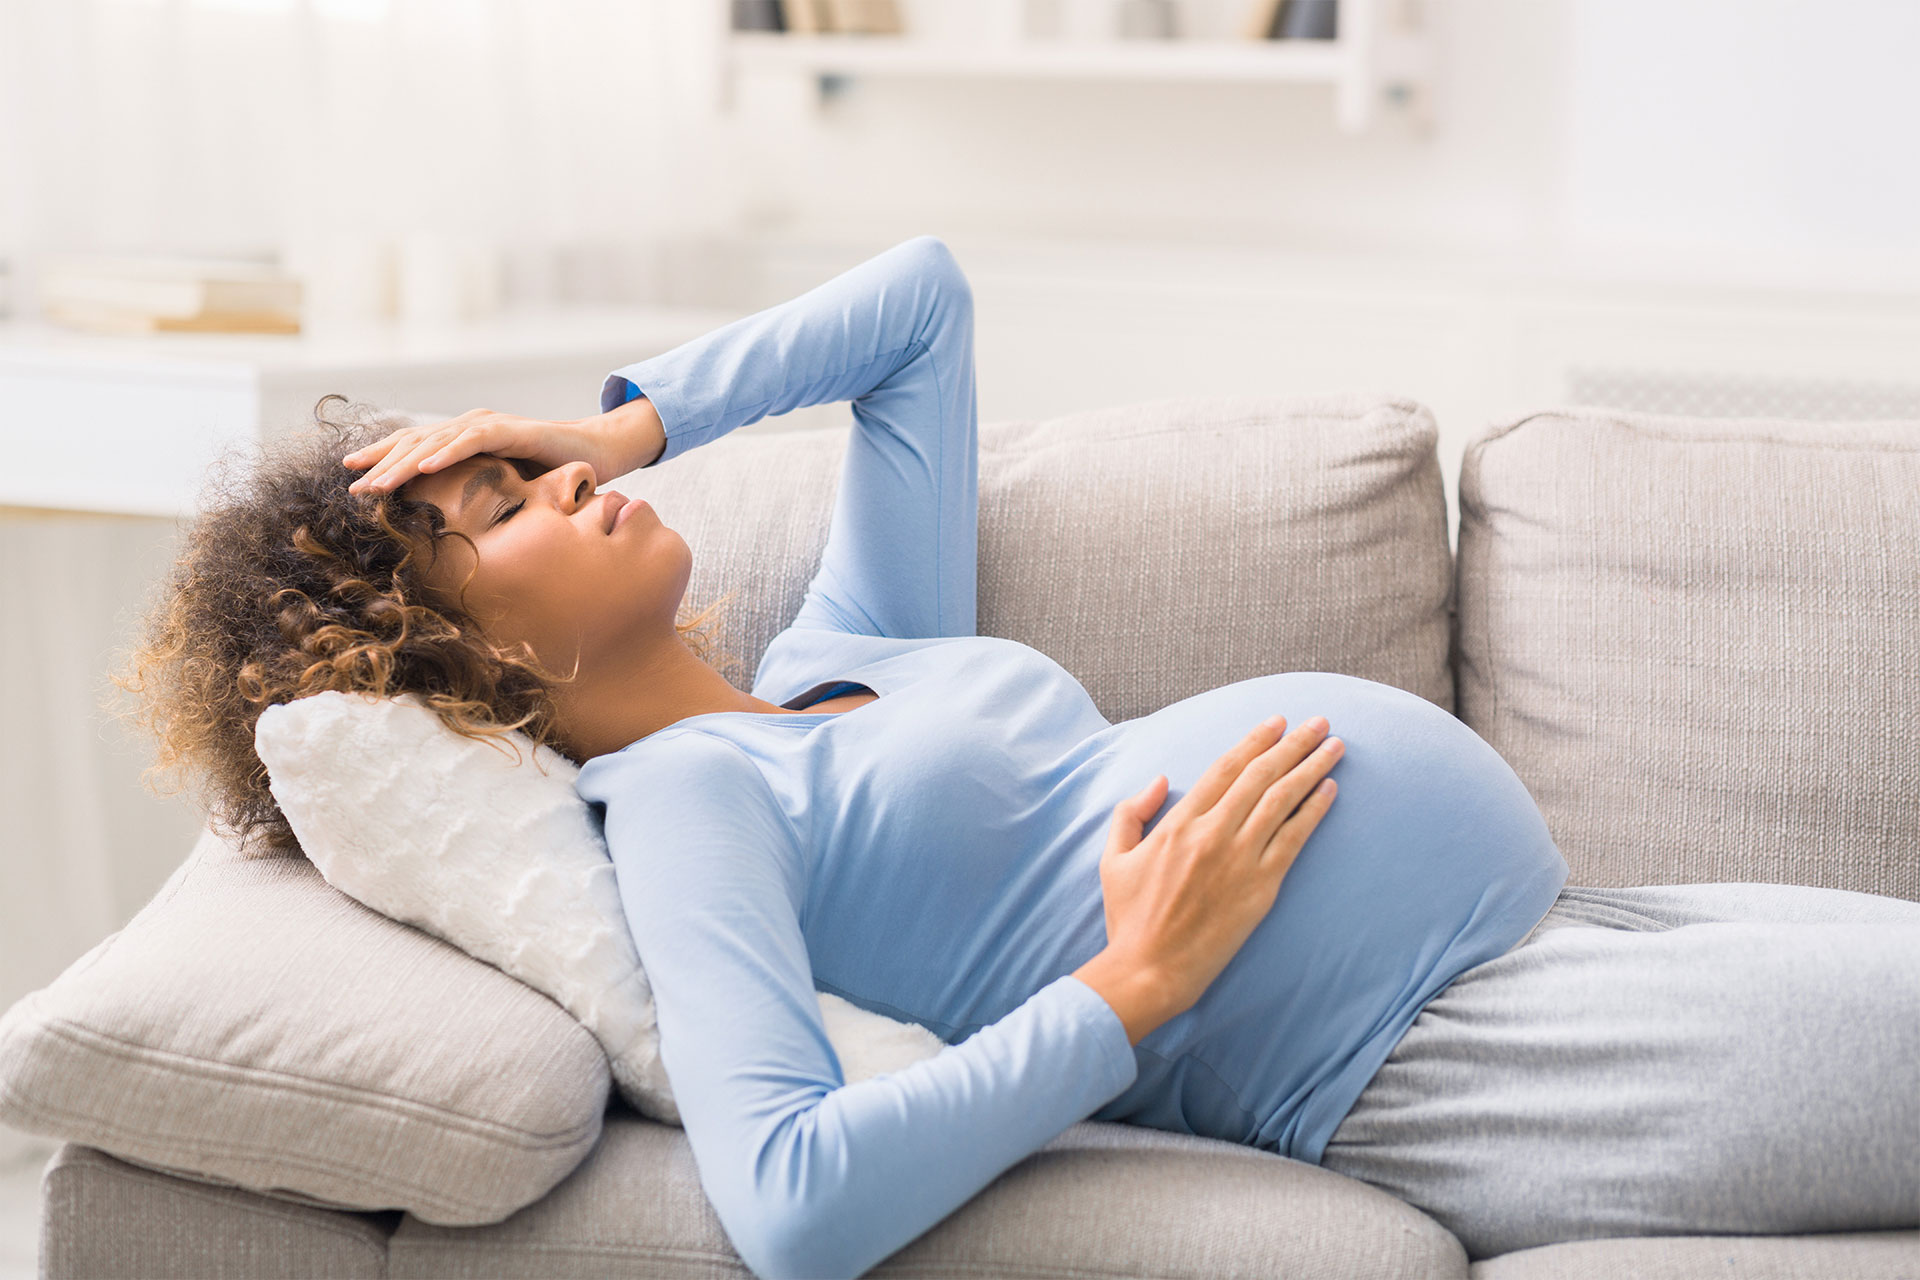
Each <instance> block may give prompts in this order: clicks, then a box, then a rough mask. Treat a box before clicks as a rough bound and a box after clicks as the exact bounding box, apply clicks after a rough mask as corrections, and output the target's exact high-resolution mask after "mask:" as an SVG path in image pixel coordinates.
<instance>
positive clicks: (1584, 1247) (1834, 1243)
mask: <svg viewBox="0 0 1920 1280" xmlns="http://www.w3.org/2000/svg"><path fill="white" fill-rule="evenodd" d="M1472 1276H1473V1280H1699V1277H1701V1276H1727V1277H1738V1280H1915V1277H1920V1231H1868V1232H1864V1233H1855V1232H1843V1231H1836V1232H1834V1233H1832V1234H1831V1235H1817V1236H1661V1237H1650V1238H1645V1239H1622V1240H1580V1241H1575V1242H1572V1243H1569V1244H1555V1245H1548V1246H1546V1247H1545V1248H1541V1249H1521V1250H1519V1251H1517V1252H1515V1253H1506V1254H1502V1255H1500V1256H1499V1257H1497V1258H1488V1259H1487V1260H1486V1261H1484V1262H1476V1263H1474V1264H1473V1268H1472Z"/></svg>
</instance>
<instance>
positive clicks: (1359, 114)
mask: <svg viewBox="0 0 1920 1280" xmlns="http://www.w3.org/2000/svg"><path fill="white" fill-rule="evenodd" d="M1431 7H1432V6H1428V5H1423V4H1420V3H1418V2H1417V0H1398V3H1396V4H1395V5H1393V6H1392V8H1391V10H1390V11H1389V8H1388V5H1387V3H1386V0H1341V5H1340V34H1339V37H1338V38H1337V39H1333V40H1247V39H1233V38H1208V39H1201V38H1179V37H1176V38H1171V39H1111V40H1100V41H1075V40H1049V39H1026V40H1011V39H1003V40H989V39H987V38H985V35H984V33H983V34H982V37H981V38H979V39H975V40H957V39H953V38H950V37H948V38H941V37H937V36H934V35H926V34H915V33H914V32H913V31H911V30H909V31H907V32H906V33H905V34H901V35H864V34H863V35H794V34H790V33H784V32H773V31H734V30H732V29H731V27H730V24H729V20H728V18H727V14H728V12H729V10H730V6H729V4H728V3H727V0H718V3H716V4H715V6H714V9H713V12H714V13H715V15H716V17H717V18H718V20H719V21H720V23H721V26H720V29H719V32H718V35H719V40H720V51H721V57H720V63H721V66H720V76H721V78H720V82H719V101H720V102H721V103H722V104H723V105H725V104H730V103H731V102H732V100H733V92H732V84H733V81H734V79H735V77H737V76H740V75H753V76H782V77H789V78H792V77H804V78H807V79H810V80H813V81H816V82H817V84H816V86H815V87H816V89H817V95H816V97H815V99H814V101H815V104H816V105H818V104H819V103H821V102H824V101H825V100H826V99H827V98H828V97H829V96H830V95H831V93H832V92H833V90H834V89H835V88H836V87H838V84H839V82H841V81H845V80H856V79H860V78H863V77H874V78H888V79H894V80H915V79H934V78H940V79H980V80H994V79H999V80H1007V79H1025V80H1054V81H1073V80H1081V81H1103V80H1104V81H1125V82H1132V83H1151V82H1156V81H1157V82H1161V83H1168V84H1187V85H1195V84H1206V83H1220V84H1322V85H1326V86H1328V87H1329V88H1330V89H1332V90H1333V92H1334V95H1335V111H1336V118H1337V119H1338V121H1339V124H1340V127H1341V129H1343V130H1344V131H1346V132H1348V133H1361V132H1364V131H1365V130H1366V129H1367V128H1368V127H1369V126H1370V125H1371V124H1372V123H1373V120H1374V118H1375V115H1376V113H1377V112H1378V110H1379V108H1380V107H1381V106H1382V105H1383V104H1385V103H1391V104H1393V105H1396V106H1400V107H1405V108H1408V109H1409V114H1410V116H1411V119H1412V122H1413V124H1414V126H1415V127H1416V128H1417V129H1418V130H1420V131H1421V132H1423V133H1426V132H1430V131H1431V129H1432V124H1433V117H1432V97H1433V94H1432V76H1431V72H1432V65H1433V58H1432V39H1431V33H1430V32H1429V31H1428V30H1427V29H1426V28H1427V25H1428V23H1429V22H1430V21H1431V14H1430V9H1431ZM1390 13H1391V17H1390Z"/></svg>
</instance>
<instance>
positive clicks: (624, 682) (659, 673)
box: [556, 632, 801, 760]
mask: <svg viewBox="0 0 1920 1280" xmlns="http://www.w3.org/2000/svg"><path fill="white" fill-rule="evenodd" d="M596 666H597V670H595V669H589V668H587V667H585V666H583V667H582V669H581V672H580V675H579V677H578V678H577V679H575V680H573V681H571V682H569V683H567V684H564V685H561V686H560V688H559V690H558V693H557V696H556V702H557V703H558V706H559V716H560V725H561V728H562V737H563V739H564V740H565V742H566V743H567V745H568V753H569V754H570V755H572V756H573V757H574V758H575V759H578V760H587V759H591V758H592V757H594V756H602V755H607V754H609V753H611V752H614V751H618V750H620V748H622V747H624V746H626V745H628V744H629V743H633V742H638V741H639V740H640V739H641V738H644V737H646V736H647V735H648V734H652V733H658V732H659V731H660V730H662V729H664V728H666V727H667V726H668V725H670V724H674V723H676V722H677V721H681V720H685V719H686V718H687V717H688V716H697V715H706V714H708V713H709V712H714V711H752V712H758V713H760V714H763V715H799V714H801V713H800V712H797V711H790V710H788V709H787V708H785V707H781V706H777V705H775V704H774V703H771V702H768V701H766V700H765V699H763V698H756V697H754V696H753V695H752V694H750V693H742V692H741V691H740V690H739V689H736V688H734V687H733V685H732V684H730V683H728V681H727V678H726V677H725V676H723V675H721V674H720V673H719V672H718V671H716V670H714V669H713V667H712V666H711V665H710V664H708V663H707V662H704V661H702V660H701V658H700V657H699V656H698V655H697V654H695V653H694V652H693V650H692V649H690V648H688V647H687V643H686V641H685V640H682V639H681V638H680V636H679V634H678V633H677V632H676V633H674V635H673V637H672V639H670V640H662V641H660V642H658V643H655V644H653V645H649V646H646V647H645V649H644V650H643V651H642V652H640V653H638V654H635V653H634V652H632V651H627V652H624V653H622V654H619V655H617V657H616V658H615V659H614V660H612V661H606V662H601V663H599V664H596Z"/></svg>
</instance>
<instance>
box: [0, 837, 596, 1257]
mask: <svg viewBox="0 0 1920 1280" xmlns="http://www.w3.org/2000/svg"><path fill="white" fill-rule="evenodd" d="M608 1085H609V1076H608V1073H607V1060H606V1055H605V1054H604V1053H602V1052H601V1050H600V1046H599V1044H598V1043H597V1042H596V1041H595V1040H594V1039H593V1037H592V1036H590V1035H588V1034H587V1032H586V1031H585V1029H583V1028H582V1027H581V1026H580V1024H579V1023H577V1022H575V1021H574V1020H573V1019H572V1018H570V1017H568V1016H567V1014H566V1013H565V1012H564V1011H563V1010H561V1008H560V1007H559V1006H558V1005H556V1004H554V1003H553V1002H552V1001H550V1000H548V999H547V998H546V997H545V996H543V995H540V994H539V993H537V992H535V991H534V990H533V989H532V988H530V987H526V986H523V985H521V984H520V983H518V982H515V981H513V980H512V979H511V978H508V977H507V976H506V975H504V974H502V973H501V972H500V971H499V970H497V969H493V968H490V967H489V966H487V965H484V964H481V963H479V962H478V961H475V960H472V959H470V958H469V957H467V956H466V955H464V954H463V953H461V952H460V951H457V950H455V949H454V948H453V947H450V946H448V945H447V944H446V943H443V942H440V941H438V940H437V939H434V938H430V937H428V936H427V935H426V934H424V933H421V932H419V931H418V930H415V929H410V928H408V927H406V926H404V925H399V924H395V923H394V922H393V921H391V920H388V919H387V918H386V917H385V916H381V915H378V914H376V913H374V912H372V911H369V910H367V909H366V908H365V907H362V906H361V905H360V904H359V903H357V902H354V901H353V900H351V899H350V898H347V897H346V896H345V895H343V894H340V893H336V892H335V891H334V890H333V889H332V888H330V887H329V886H328V885H327V884H326V882H325V881H323V880H321V879H320V875H319V872H318V871H316V870H315V869H314V867H313V865H312V864H311V863H309V862H307V861H306V859H304V858H247V857H242V856H239V854H238V853H237V851H236V850H235V849H234V847H233V846H232V845H231V844H230V843H229V842H227V841H224V840H222V839H220V838H219V837H217V836H214V835H211V834H209V835H207V836H206V837H204V838H203V839H202V840H201V841H200V843H199V844H198V845H197V846H196V847H195V849H194V851H193V853H192V854H191V855H190V856H189V858H188V859H187V861H186V862H185V863H183V864H182V865H181V866H180V868H179V869H178V870H176V871H175V872H174V874H173V876H172V877H171V878H170V879H169V880H168V881H167V883H166V885H165V886H164V887H162V889H161V890H160V892H159V893H158V894H157V895H156V896H155V898H154V900H153V901H152V902H151V903H149V904H148V905H147V906H146V907H145V908H144V909H142V910H141V912H140V913H139V915H137V916H136V917H135V918H134V919H133V921H132V922H131V923H129V924H128V926H127V927H126V928H125V929H124V930H122V931H121V932H120V933H118V934H115V935H114V936H112V937H110V938H108V939H106V940H105V941H103V942H102V943H101V944H100V945H99V946H97V947H95V948H94V949H93V950H92V951H91V952H89V953H88V954H87V955H86V956H84V957H83V958H81V959H80V960H79V961H77V962H76V963H75V964H74V965H73V967H72V968H70V969H69V970H68V971H67V972H66V973H64V974H62V975H61V976H60V977H59V978H58V979H57V980H55V982H54V983H53V984H52V985H51V986H49V987H47V988H45V989H44V990H42V991H39V992H37V993H35V994H34V995H32V996H29V997H27V999H25V1000H23V1001H21V1002H20V1003H19V1004H17V1005H15V1006H14V1007H13V1008H12V1009H11V1010H9V1011H8V1012H7V1014H6V1016H5V1018H4V1019H0V1122H4V1123H6V1124H9V1125H12V1126H13V1127H15V1128H17V1129H24V1130H28V1131H30V1132H36V1133H42V1134H47V1135H49V1136H51V1137H56V1138H61V1139H65V1140H68V1141H71V1142H76V1143H84V1144H86V1145H88V1146H91V1147H99V1148H104V1149H106V1150H109V1151H112V1152H114V1153H115V1154H117V1155H121V1156H124V1157H126V1158H128V1159H131V1160H136V1161H139V1162H140V1163H141V1164H144V1165H149V1166H154V1167H159V1168H163V1169H176V1170H181V1171H184V1172H186V1173H188V1174H189V1175H198V1176H202V1177H208V1178H212V1179H214V1180H216V1181H219V1182H227V1183H233V1184H235V1185H238V1186H243V1187H250V1188H253V1189H255V1190H260V1191H271V1192H273V1193H274V1194H276V1195H278V1196H280V1197H282V1198H284V1199H299V1200H305V1201H307V1202H311V1203H317V1204H330V1205H337V1206H344V1207H348V1208H361V1209H387V1208H404V1209H409V1210H411V1211H412V1212H414V1213H415V1214H417V1215H418V1216H420V1217H422V1218H425V1219H426V1220H428V1221H432V1222H449V1223H468V1222H494V1221H498V1220H499V1219H501V1218H503V1217H505V1216H506V1215H507V1214H509V1213H511V1212H513V1211H514V1210H515V1209H517V1208H519V1207H520V1206H522V1205H524V1204H530V1203H532V1202H533V1201H535V1200H538V1199H539V1198H540V1197H541V1196H542V1195H544V1194H546V1192H547V1189H548V1188H550V1187H551V1186H552V1185H553V1184H554V1183H555V1182H557V1181H559V1180H560V1179H561V1178H562V1177H564V1176H565V1175H566V1174H567V1173H569V1172H570V1171H571V1170H572V1169H573V1168H574V1166H575V1165H577V1164H578V1163H579V1162H580V1160H581V1159H582V1158H583V1157H584V1156H585V1155H586V1153H587V1152H588V1151H589V1150H590V1149H591V1148H592V1146H593V1142H594V1139H595V1138H596V1137H597V1136H598V1135H599V1131H600V1123H601V1118H602V1115H603V1113H604V1111H605V1107H606V1100H607V1090H608Z"/></svg>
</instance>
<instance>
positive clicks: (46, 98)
mask: <svg viewBox="0 0 1920 1280" xmlns="http://www.w3.org/2000/svg"><path fill="white" fill-rule="evenodd" d="M716 12H717V10H716V8H715V6H714V5H713V4H712V3H710V0H0V255H4V256H5V257H7V258H9V259H10V260H12V262H13V264H14V267H15V276H16V287H15V298H16V306H15V311H16V314H17V315H21V316H25V317H31V316H33V315H34V314H36V313H37V306H36V305H35V304H34V300H33V298H32V295H31V289H32V286H33V283H34V281H35V279H36V276H35V269H36V263H37V260H38V257H39V256H40V255H42V254H44V253H46V252H49V251H62V252H64V251H75V252H96V251H99V252H119V251H128V252H147V251H155V252H186V253H207V254H218V255H222V256H255V257H259V258H268V257H271V256H275V255H285V257H283V260H286V258H290V257H293V256H295V255H297V254H299V253H301V252H308V251H312V250H313V248H314V247H315V246H316V245H317V246H320V247H321V250H322V252H324V246H325V245H326V244H328V243H329V242H331V241H339V240H342V239H344V240H346V241H349V242H353V243H366V242H369V241H378V240H380V239H382V238H396V237H403V236H407V235H418V234H420V233H422V232H428V233H431V232H445V233H450V234H459V235H465V236H477V237H481V238H483V239H485V240H486V241H489V242H491V243H492V244H494V245H496V246H497V247H498V248H499V249H500V250H501V251H502V252H503V253H504V254H505V255H506V259H507V261H506V278H505V284H506V287H507V296H506V297H505V298H504V299H503V301H505V302H506V303H507V304H508V305H512V304H514V303H516V302H541V301H548V300H553V301H564V300H567V299H569V298H580V299H583V300H584V299H596V300H597V299H608V300H612V299H616V298H621V297H630V298H634V299H640V298H644V297H645V296H646V292H647V290H648V288H649V286H650V284H651V283H652V282H651V281H650V279H649V277H648V270H649V268H650V265H651V264H653V263H655V262H656V261H657V260H658V248H659V246H660V245H661V244H664V243H667V242H668V241H670V240H671V238H672V237H673V236H675V235H676V234H678V233H680V232H683V231H685V230H687V229H688V228H695V229H704V230H707V231H711V229H712V228H713V226H714V225H715V224H716V223H717V222H722V221H724V217H725V213H726V210H727V209H728V207H729V206H728V203H727V190H726V188H725V184H724V182H723V181H722V178H723V175H724V173H725V169H726V166H725V162H724V156H723V155H722V154H720V151H719V149H718V148H716V147H715V146H714V145H713V144H712V137H711V134H710V132H709V130H710V128H711V127H712V118H711V114H710V110H711V107H710V104H711V100H712V99H711V93H710V89H711V85H710V82H709V81H707V80H706V79H705V77H707V76H709V75H710V74H711V66H710V63H711V58H710V56H708V54H709V53H710V51H711V49H712V44H711V41H712V39H713V37H714V35H715V28H714V21H715V15H716ZM723 127H724V126H723ZM290 265H291V264H290ZM0 408H4V406H0ZM4 416H5V415H0V417H4ZM30 429H33V424H30V423H22V422H18V421H15V420H11V419H7V420H0V445H3V444H4V440H5V438H6V435H7V433H10V432H14V431H22V430H30ZM3 465H6V464H5V462H4V458H3V457H0V466H3ZM174 541H175V527H174V525H173V523H172V522H170V521H159V520H150V519H134V518H126V519H119V518H114V517H100V516H81V515H61V514H58V513H33V512H26V511H19V510H14V511H7V510H4V509H0V715H3V716H4V723H5V727H6V733H5V735H4V739H3V742H4V745H0V884H3V885H4V892H0V1007H4V1006H6V1005H9V1004H11V1003H12V1002H13V1001H14V1000H16V999H18V998H19V997H20V996H22V995H24V994H25V993H27V992H28V991H30V990H33V989H34V988H36V987H39V986H42V985H44V984H45V983H47V982H48V981H50V980H51V979H52V978H53V977H54V976H56V975H57V974H58V973H59V972H60V970H61V969H62V968H64V967H65V966H66V965H67V964H69V963H71V962H72V961H73V960H74V959H75V958H77V957H78V956H79V955H80V954H81V953H82V952H84V951H85V950H86V949H87V948H89V947H91V946H92V945H93V944H94V943H96V942H98V941H99V940H100V939H101V938H102V937H104V936H105V935H106V934H107V933H108V932H110V931H111V930H113V929H115V928H117V927H119V926H120V924H122V923H123V922H124V921H125V920H126V919H127V918H128V917H129V916H131V915H132V913H133V912H134V911H136V910H137V909H138V908H139V907H140V906H141V904H142V903H143V902H144V901H145V900H146V898H147V897H148V896H149V895H150V894H151V893H152V891H153V890H154V889H155V888H156V887H157V886H158V884H159V883H160V881H161V880H162V879H163V878H164V877H165V875H166V873H167V871H168V870H170V869H171V868H172V866H174V865H175V864H177V863H178V861H179V859H180V858H181V857H182V856H183V855H184V853H185V852H186V849H187V847H188V841H190V839H191V836H192V833H193V832H194V831H195V830H196V829H197V815H196V814H195V813H194V812H193V811H192V810H190V809H189V808H187V807H186V806H185V805H184V804H183V803H182V802H181V801H179V800H171V801H169V800H161V799H156V798H154V797H152V796H149V795H147V794H146V793H145V792H143V791H142V789H141V788H140V787H139V785H138V783H137V775H138V773H139V770H140V768H141V767H142V766H143V765H144V763H145V762H146V761H145V755H144V753H145V751H146V747H145V744H142V743H139V742H138V741H137V740H134V739H131V738H130V737H129V736H128V735H126V734H125V733H123V731H122V730H121V729H120V728H119V726H118V725H116V724H115V723H114V722H112V721H111V720H110V719H109V718H108V717H107V716H106V715H105V714H104V713H103V712H102V710H101V708H100V705H99V703H100V699H101V696H102V695H103V694H105V693H109V692H110V686H109V685H108V684H107V680H106V673H107V669H108V667H109V665H110V664H111V659H112V655H113V653H114V651H115V650H116V648H118V647H119V646H122V645H124V644H125V643H126V642H127V641H128V640H129V639H130V637H131V634H132V627H133V622H134V620H135V618H136V617H137V616H138V613H139V610H140V606H141V605H142V603H143V602H144V600H145V599H146V597H147V595H148V593H149V591H150V590H151V589H152V587H153V585H154V584H155V582H156V581H157V580H158V578H159V576H160V574H161V573H162V572H163V571H164V569H165V566H166V564H167V562H168V560H169V559H170V556H171V552H172V549H173V545H174ZM30 1149H31V1146H30V1144H26V1143H24V1142H23V1141H22V1140H21V1139H20V1137H19V1135H9V1134H7V1133H4V1132H0V1161H4V1160H6V1159H9V1158H12V1157H14V1156H17V1155H18V1154H20V1153H21V1152H23V1151H26V1150H30Z"/></svg>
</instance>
